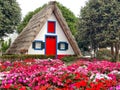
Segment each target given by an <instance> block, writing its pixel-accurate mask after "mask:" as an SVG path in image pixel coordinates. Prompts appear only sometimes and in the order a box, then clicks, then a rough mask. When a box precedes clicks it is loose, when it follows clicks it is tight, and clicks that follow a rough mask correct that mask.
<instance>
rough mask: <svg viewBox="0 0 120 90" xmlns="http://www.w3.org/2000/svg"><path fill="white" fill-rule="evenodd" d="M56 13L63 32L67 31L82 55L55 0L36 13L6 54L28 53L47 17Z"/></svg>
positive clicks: (71, 42) (67, 35) (74, 47)
mask: <svg viewBox="0 0 120 90" xmlns="http://www.w3.org/2000/svg"><path fill="white" fill-rule="evenodd" d="M52 13H54V14H55V16H56V18H57V20H58V22H59V24H60V26H61V28H62V29H63V32H64V33H65V35H66V37H67V39H68V41H69V42H70V45H71V46H72V48H73V50H74V52H75V54H76V55H78V56H80V55H81V52H80V50H79V47H78V45H77V43H76V41H75V39H74V37H73V35H72V34H71V32H70V29H69V27H68V25H67V23H66V21H65V19H64V17H63V16H62V14H61V11H60V10H59V8H58V7H57V5H56V2H55V1H52V2H50V3H49V4H48V5H47V6H46V7H45V8H43V9H42V10H41V11H40V12H38V13H37V14H35V15H34V16H33V17H32V18H31V20H30V21H29V23H28V24H27V26H26V27H25V28H24V29H23V31H22V32H21V33H20V35H19V36H18V37H17V38H16V40H15V41H14V43H13V44H12V45H11V47H10V48H9V49H8V50H7V52H6V54H21V53H27V51H28V49H29V47H30V45H31V44H32V42H33V40H34V39H35V37H36V36H37V34H38V33H39V32H40V30H41V29H42V27H43V25H44V24H45V23H46V21H47V19H48V18H49V17H50V16H51V14H52Z"/></svg>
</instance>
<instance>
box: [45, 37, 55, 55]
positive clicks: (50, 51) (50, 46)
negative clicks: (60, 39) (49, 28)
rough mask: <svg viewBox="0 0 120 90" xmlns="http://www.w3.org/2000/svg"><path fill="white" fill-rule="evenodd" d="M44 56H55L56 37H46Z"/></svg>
mask: <svg viewBox="0 0 120 90" xmlns="http://www.w3.org/2000/svg"><path fill="white" fill-rule="evenodd" d="M46 55H48V56H51V55H54V56H55V55H56V36H46Z"/></svg>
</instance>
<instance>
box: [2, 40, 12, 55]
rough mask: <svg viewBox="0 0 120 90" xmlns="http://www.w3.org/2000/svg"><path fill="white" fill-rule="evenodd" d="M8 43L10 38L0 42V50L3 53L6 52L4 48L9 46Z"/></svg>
mask: <svg viewBox="0 0 120 90" xmlns="http://www.w3.org/2000/svg"><path fill="white" fill-rule="evenodd" d="M10 44H11V39H9V41H3V42H2V44H1V49H0V50H1V51H2V52H3V53H5V52H6V50H7V49H8V48H9V47H10Z"/></svg>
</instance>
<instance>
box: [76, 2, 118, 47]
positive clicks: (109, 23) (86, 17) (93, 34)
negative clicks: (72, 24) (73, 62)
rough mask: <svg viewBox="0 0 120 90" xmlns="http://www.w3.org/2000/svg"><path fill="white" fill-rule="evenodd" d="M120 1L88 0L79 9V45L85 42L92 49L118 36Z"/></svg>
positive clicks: (110, 41)
mask: <svg viewBox="0 0 120 90" xmlns="http://www.w3.org/2000/svg"><path fill="white" fill-rule="evenodd" d="M119 23H120V1H118V0H89V1H88V2H87V4H86V6H85V7H83V8H82V9H81V13H80V17H79V22H78V24H77V25H78V26H77V27H78V30H79V33H78V35H77V41H78V42H79V46H80V45H81V44H82V45H84V43H86V44H85V45H86V46H91V48H92V49H97V48H98V47H99V46H102V47H104V46H103V45H105V47H106V46H110V45H111V43H113V42H115V41H116V38H120V25H119Z"/></svg>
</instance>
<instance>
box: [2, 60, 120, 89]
mask: <svg viewBox="0 0 120 90" xmlns="http://www.w3.org/2000/svg"><path fill="white" fill-rule="evenodd" d="M0 67H3V68H1V69H0V88H1V89H12V90H78V89H79V90H119V89H120V63H112V62H108V61H96V60H95V61H93V62H90V61H85V60H79V61H78V62H76V63H73V64H71V65H68V66H67V65H65V64H64V63H63V62H62V61H61V60H58V59H54V60H51V59H44V60H39V59H36V60H35V59H34V60H33V59H26V60H24V61H15V62H8V61H6V62H0Z"/></svg>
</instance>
